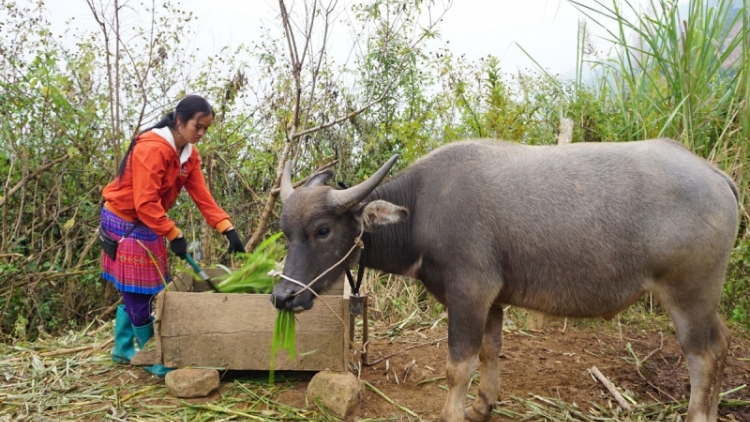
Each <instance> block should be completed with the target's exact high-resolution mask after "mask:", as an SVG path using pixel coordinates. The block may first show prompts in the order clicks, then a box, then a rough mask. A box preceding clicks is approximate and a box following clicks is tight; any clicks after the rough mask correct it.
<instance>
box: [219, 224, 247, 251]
mask: <svg viewBox="0 0 750 422" xmlns="http://www.w3.org/2000/svg"><path fill="white" fill-rule="evenodd" d="M224 236H226V238H227V240H228V241H229V249H227V253H230V254H231V253H235V252H242V253H244V252H245V245H243V244H242V241H241V240H240V236H239V235H238V234H237V230H235V229H234V227H232V228H230V229H228V230H227V231H225V232H224Z"/></svg>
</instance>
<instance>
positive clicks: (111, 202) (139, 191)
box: [102, 128, 232, 241]
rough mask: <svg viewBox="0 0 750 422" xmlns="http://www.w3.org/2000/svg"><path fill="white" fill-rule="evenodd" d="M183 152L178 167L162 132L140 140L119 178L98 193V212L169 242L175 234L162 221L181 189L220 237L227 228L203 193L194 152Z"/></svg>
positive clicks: (223, 217) (221, 213)
mask: <svg viewBox="0 0 750 422" xmlns="http://www.w3.org/2000/svg"><path fill="white" fill-rule="evenodd" d="M165 137H166V138H165ZM184 149H185V151H183V158H182V161H184V162H183V163H182V165H180V161H181V160H180V156H178V155H177V150H176V149H175V146H174V140H173V139H172V134H171V132H169V129H168V128H164V129H154V130H151V131H148V132H146V133H144V134H142V135H140V136H139V137H138V140H137V142H136V144H135V145H134V146H133V150H132V151H131V152H130V156H129V157H128V161H127V164H126V166H125V171H124V172H123V174H122V177H120V178H115V180H114V181H112V182H110V183H109V184H108V185H107V186H106V187H105V188H104V191H102V196H104V199H105V201H106V202H105V204H104V206H105V207H107V209H109V210H110V211H112V212H113V213H114V214H116V215H117V216H119V217H120V218H122V219H124V220H126V221H131V222H135V221H136V220H138V219H140V220H141V222H143V224H145V225H146V226H147V227H148V228H150V229H151V230H153V231H154V233H156V234H158V235H160V236H166V237H167V239H169V240H170V241H171V240H172V239H174V238H176V237H177V236H179V234H180V230H179V229H178V228H177V227H176V226H175V223H174V221H172V220H170V219H169V217H167V211H169V209H170V208H171V207H172V205H174V202H175V200H176V199H177V195H179V193H180V191H181V190H182V187H183V186H184V187H185V189H187V191H188V193H189V194H190V196H191V197H192V198H193V201H194V202H195V204H196V205H197V206H198V209H199V210H200V212H201V214H203V217H204V218H205V219H206V221H207V222H208V224H209V225H210V226H211V227H214V228H215V229H217V230H218V231H220V232H224V231H225V230H226V229H228V228H229V227H231V226H232V223H231V222H230V221H229V216H228V215H227V213H226V212H224V210H223V209H221V208H220V207H219V206H218V205H217V204H216V201H215V200H214V198H213V196H211V192H209V190H208V188H207V187H206V180H205V178H204V177H203V172H202V171H201V159H200V155H199V154H198V150H197V149H196V148H195V147H194V146H193V145H190V144H188V145H185V148H184ZM188 154H189V155H188Z"/></svg>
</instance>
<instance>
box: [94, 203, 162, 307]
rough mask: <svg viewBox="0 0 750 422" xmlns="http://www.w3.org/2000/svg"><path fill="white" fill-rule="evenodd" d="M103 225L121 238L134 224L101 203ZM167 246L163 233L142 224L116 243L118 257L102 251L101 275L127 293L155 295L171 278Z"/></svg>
mask: <svg viewBox="0 0 750 422" xmlns="http://www.w3.org/2000/svg"><path fill="white" fill-rule="evenodd" d="M101 219H102V220H101V222H102V228H103V229H104V231H106V232H107V234H109V235H110V236H112V238H113V239H115V240H117V241H119V240H120V239H122V237H123V235H125V233H127V232H128V230H130V228H131V227H133V223H130V222H127V221H125V220H123V219H121V218H120V217H118V216H116V215H115V214H113V213H112V212H111V211H109V210H108V209H106V208H104V207H102V213H101ZM168 271H169V266H168V265H167V248H166V244H165V240H164V236H159V235H157V234H156V233H154V232H153V231H152V230H151V229H149V228H148V227H146V226H145V225H143V224H139V225H138V226H137V227H136V228H135V230H133V232H132V233H130V235H129V236H128V237H126V238H125V240H123V241H122V243H120V245H119V246H118V247H117V256H116V259H115V260H112V259H110V258H109V257H108V256H107V255H106V254H105V253H104V252H102V277H103V278H104V279H105V280H107V281H111V282H112V283H114V285H115V287H117V290H119V291H121V292H128V293H140V294H148V295H154V294H156V293H159V292H160V291H161V290H162V289H164V286H166V283H168V282H169V280H170V277H169V273H168Z"/></svg>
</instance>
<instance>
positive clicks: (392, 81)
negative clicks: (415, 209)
mask: <svg viewBox="0 0 750 422" xmlns="http://www.w3.org/2000/svg"><path fill="white" fill-rule="evenodd" d="M88 3H89V6H90V8H91V11H92V14H93V15H94V16H95V18H96V20H97V21H98V22H99V23H100V26H101V31H100V32H96V33H87V32H82V33H77V32H75V31H73V30H70V29H69V30H68V33H66V34H53V33H51V32H50V31H49V29H48V28H49V24H48V23H47V22H46V21H45V19H44V17H43V16H44V14H43V10H44V2H43V1H35V2H32V1H17V2H13V1H8V0H0V17H1V18H0V57H1V58H2V59H1V60H0V104H2V108H0V115H2V117H1V118H0V139H2V141H1V142H0V192H2V195H0V310H1V311H0V332H2V336H3V339H5V340H7V339H11V338H15V339H18V338H34V337H36V336H38V335H39V334H40V332H43V331H57V330H60V329H64V328H66V327H69V326H71V325H79V324H83V323H86V322H87V321H89V320H91V319H92V318H96V317H102V316H106V315H108V314H109V313H111V311H112V310H113V309H114V308H113V305H114V304H116V301H117V299H118V297H117V295H116V294H114V292H113V290H112V288H111V286H109V285H108V284H107V283H102V282H101V281H100V278H99V257H100V251H99V249H98V247H97V246H96V245H95V237H94V232H95V229H96V226H97V225H98V216H99V210H100V207H101V204H102V200H101V189H102V187H103V186H104V185H105V184H106V183H108V182H109V181H110V180H111V179H112V177H113V174H114V170H115V167H116V165H117V163H118V162H119V160H120V157H121V151H123V149H122V148H123V147H127V145H128V143H129V141H130V139H131V136H132V135H133V134H134V133H136V132H137V131H138V130H139V129H140V128H143V127H146V126H147V125H148V123H150V122H152V121H153V120H154V119H155V118H157V117H159V116H161V115H162V114H164V113H166V112H167V111H169V109H170V108H172V107H173V106H174V104H175V102H176V101H177V100H178V99H179V98H181V96H183V95H184V94H185V93H191V92H197V93H200V94H202V95H204V96H206V97H207V98H209V100H210V101H211V102H212V104H213V105H214V106H215V109H216V111H217V118H216V120H215V124H214V127H213V128H212V129H211V130H210V131H209V134H208V136H207V139H204V140H203V141H202V144H201V148H200V149H201V155H202V158H203V161H204V171H205V173H206V177H207V180H208V182H209V185H210V188H211V190H212V192H213V193H214V196H215V197H216V199H217V201H218V202H219V204H221V205H222V206H223V207H224V208H225V209H226V210H227V212H228V213H229V214H230V215H231V216H232V218H233V222H234V223H235V224H236V225H237V226H238V228H239V232H240V233H241V234H243V235H244V236H246V240H247V241H248V243H249V245H250V246H255V245H257V243H258V242H257V239H259V238H262V237H265V236H267V235H268V234H271V233H273V232H275V231H277V230H278V226H277V217H278V212H279V209H278V205H277V204H275V202H274V197H275V192H274V187H275V186H276V182H277V178H278V173H279V169H280V163H281V162H283V161H285V160H287V159H290V160H293V162H294V163H295V167H294V168H295V170H296V172H297V176H295V179H297V178H301V177H303V176H306V175H308V174H310V173H311V172H312V171H314V170H315V169H316V168H318V167H320V166H322V165H325V164H328V163H331V162H335V167H336V177H337V180H341V181H346V182H347V183H349V184H353V183H356V182H357V181H359V180H361V179H362V178H364V177H366V176H367V175H369V174H371V173H372V172H373V171H374V170H375V169H377V168H378V167H379V166H380V165H381V164H382V162H383V161H384V160H385V159H387V158H388V157H390V156H391V155H392V154H393V153H396V152H398V153H400V154H401V155H402V159H401V160H400V161H399V162H398V163H397V168H396V170H395V171H398V170H399V169H402V168H404V167H406V166H408V165H409V164H410V163H411V162H413V161H414V160H415V159H417V158H418V157H420V156H422V155H424V154H425V153H427V152H429V151H430V150H432V149H434V148H436V147H437V146H439V145H442V144H444V143H447V142H452V141H455V140H458V139H462V138H466V137H491V138H505V139H511V140H516V141H519V142H524V143H528V144H553V143H555V139H556V135H557V128H558V126H559V123H560V120H561V118H563V117H567V118H570V119H572V120H573V121H574V122H575V126H574V132H573V141H574V142H583V141H586V142H604V141H607V142H617V141H627V140H634V139H642V138H652V137H659V136H664V137H671V138H675V139H678V140H680V141H681V142H682V143H684V144H685V145H686V146H688V147H689V148H691V149H692V150H694V151H695V152H696V153H698V154H700V155H702V156H704V157H706V158H707V159H708V160H709V161H711V162H713V163H715V164H717V165H718V166H719V167H720V168H722V169H723V170H724V171H726V172H727V173H728V174H730V175H731V176H732V177H733V178H734V180H735V181H736V182H737V184H738V186H739V187H740V191H741V202H742V205H743V212H742V219H741V222H740V233H739V236H738V239H737V244H736V248H735V253H734V255H733V257H732V261H731V266H730V270H729V273H728V278H727V282H726V284H725V295H724V300H723V307H722V308H723V311H724V313H725V316H726V317H728V318H729V319H732V320H734V321H735V322H737V323H738V324H740V325H742V326H744V327H750V315H748V311H747V309H748V305H750V304H749V303H748V297H749V296H750V295H749V294H748V293H750V292H749V290H750V286H749V285H748V281H747V280H748V275H749V274H748V273H749V272H750V249H749V248H748V245H749V243H748V236H747V214H746V213H745V212H744V206H746V205H747V203H748V195H747V188H748V168H747V166H746V163H747V162H748V131H750V120H749V119H750V112H749V111H748V100H750V77H749V75H748V70H749V66H750V49H749V48H748V42H749V41H750V40H749V38H748V37H749V35H750V26H749V19H750V18H749V16H748V14H749V13H750V12H748V10H749V8H748V4H747V0H743V1H738V0H735V1H729V0H726V1H723V0H720V1H714V2H707V1H699V0H694V1H691V2H690V5H689V7H687V8H683V9H680V8H678V7H677V2H676V1H670V0H654V1H653V2H652V5H653V7H652V12H649V13H646V14H643V15H641V16H640V18H639V19H637V20H627V19H625V18H624V13H623V9H622V8H631V7H632V5H631V4H630V3H629V2H627V1H625V2H622V3H620V2H611V3H609V2H601V3H600V6H602V7H603V9H597V10H598V11H595V10H594V9H591V8H588V7H586V6H585V5H583V4H580V3H578V2H575V1H571V3H573V4H576V5H577V6H578V7H579V8H580V10H581V11H583V12H584V13H585V14H587V15H588V20H587V22H588V23H582V24H581V26H580V28H579V46H578V50H577V51H575V52H571V54H577V57H578V59H579V65H578V71H577V73H576V77H575V78H574V79H573V80H570V79H565V78H562V77H560V76H559V75H551V74H548V73H547V72H546V71H545V70H544V69H541V68H540V69H538V70H526V71H524V72H520V73H515V74H508V73H505V72H504V71H503V69H502V63H501V61H500V60H499V59H497V58H496V57H492V56H488V57H486V58H483V59H481V60H478V61H468V60H466V59H465V58H464V57H463V56H461V55H460V52H453V51H451V50H450V49H449V48H447V47H446V46H437V47H436V45H438V44H437V43H436V42H432V43H428V41H430V40H437V39H439V32H438V31H439V27H436V26H435V22H437V21H438V19H435V20H434V21H432V22H429V23H427V24H425V20H424V19H425V18H424V16H425V15H430V16H432V15H431V14H429V13H426V12H428V11H430V12H434V10H436V9H437V10H439V11H441V12H442V11H444V10H445V9H446V5H443V4H436V2H434V1H420V0H379V1H370V0H363V1H362V2H360V3H357V4H356V5H354V6H352V11H353V14H352V16H353V19H352V20H351V21H350V22H345V23H343V24H344V25H351V26H352V28H354V29H356V31H354V32H356V33H357V34H359V35H358V38H357V39H356V42H357V45H358V46H359V49H358V51H359V53H358V54H356V55H355V56H354V57H355V58H354V59H353V60H351V61H350V62H347V63H343V64H342V63H337V62H336V61H335V60H334V59H333V58H332V56H331V54H330V52H329V51H328V49H327V47H328V45H329V44H330V43H331V40H330V39H328V37H329V36H330V34H329V32H328V31H329V30H330V27H331V25H333V21H334V19H332V16H334V14H333V12H334V5H335V3H333V4H325V3H321V2H314V1H309V2H305V3H300V4H296V5H295V7H296V9H289V10H286V6H284V10H285V11H286V12H287V13H286V14H285V13H281V18H280V26H279V31H278V32H273V31H272V30H267V31H266V32H264V35H263V36H262V37H261V38H259V39H257V40H254V41H253V42H252V43H251V44H250V45H245V46H240V47H239V48H237V49H235V50H231V51H230V50H229V49H224V50H222V51H220V52H219V53H218V54H215V55H210V56H204V55H198V54H197V53H196V52H194V51H192V50H191V49H190V47H189V46H190V43H189V40H190V39H191V37H194V36H195V33H194V31H193V29H192V28H193V25H194V21H195V17H194V16H193V15H192V14H191V13H189V12H185V11H182V10H178V9H176V8H174V7H173V6H172V5H171V4H170V3H169V2H158V1H155V0H154V1H151V2H145V3H144V4H143V5H141V6H139V7H140V8H139V9H138V10H134V9H132V8H117V4H118V3H117V1H115V2H114V3H111V2H108V3H105V2H96V1H94V0H88ZM280 5H281V6H280V8H281V7H282V6H283V5H284V3H283V1H282V2H280ZM113 6H114V7H113ZM448 13H450V12H448ZM129 14H130V15H129ZM134 14H135V15H138V16H139V17H140V18H139V19H138V20H134V19H132V18H133V16H134ZM145 15H147V16H149V19H143V16H145ZM438 15H439V14H438ZM125 21H127V22H133V21H136V22H141V24H140V25H141V26H140V27H139V26H137V25H136V26H131V25H120V22H125ZM612 21H614V22H615V23H616V24H617V26H616V28H617V29H616V30H614V31H612V32H610V33H609V38H610V40H611V41H612V42H613V43H614V45H615V49H614V50H613V51H612V52H611V54H604V53H603V52H601V51H599V50H598V47H597V45H596V43H595V42H593V41H592V40H591V37H590V35H589V32H588V29H587V25H602V26H603V27H605V24H608V23H610V22H612ZM313 22H317V23H318V25H317V26H315V25H312V23H313ZM320 23H322V25H321V24H320ZM154 28H158V29H154ZM309 28H314V30H311V31H308V29H309ZM415 28H417V29H415ZM631 33H632V34H635V36H631V35H629V34H631ZM61 35H65V36H74V37H75V39H76V40H77V43H76V45H75V47H67V46H66V45H64V44H63V43H61V42H60V41H59V39H60V36H61ZM292 38H293V39H295V40H296V44H294V43H290V42H289V40H290V39H292ZM307 39H309V40H311V41H313V42H310V43H306V42H304V41H305V40H307ZM428 46H432V47H428ZM170 214H171V216H172V218H174V219H175V220H176V221H177V224H178V225H179V226H180V227H182V228H183V229H184V230H185V231H186V232H187V233H189V238H190V239H191V240H193V241H194V242H193V243H192V244H191V247H193V248H194V253H196V254H200V256H201V259H202V261H203V262H204V264H205V265H210V264H211V263H217V262H222V263H226V261H227V260H228V258H227V257H226V256H223V255H222V252H223V250H224V246H225V245H224V240H223V238H221V237H220V236H218V235H217V234H216V233H214V232H213V230H211V229H210V228H209V227H206V225H205V223H204V222H203V219H202V218H201V216H200V214H199V213H198V212H197V210H196V209H195V207H194V206H193V205H192V202H191V201H190V200H189V198H188V197H187V195H184V196H182V197H181V198H180V199H179V201H178V203H177V205H176V207H175V209H174V210H173V211H172V212H171V213H170ZM251 234H252V235H253V238H251V237H250V236H251ZM173 265H179V264H178V263H176V260H173ZM373 280H374V282H373V283H374V284H375V285H374V286H373V287H372V290H375V291H378V292H380V293H379V294H378V296H379V297H381V298H388V297H396V296H398V295H394V294H392V293H389V292H393V291H394V290H403V291H406V292H407V293H408V294H406V295H401V297H407V296H408V297H409V298H412V299H413V300H414V301H416V302H418V304H419V306H418V309H420V310H421V311H422V312H425V313H426V314H429V315H431V316H433V317H434V316H435V315H436V314H439V312H440V309H439V307H436V306H435V305H434V303H431V302H430V300H431V299H430V298H429V297H428V295H426V294H424V291H423V290H422V289H421V286H419V285H414V284H411V283H408V282H404V281H403V280H402V281H398V280H395V279H394V278H392V277H377V276H376V277H374V278H373ZM399 283H400V284H399ZM404 283H406V284H404ZM379 289H382V290H379ZM410 300H411V299H410ZM403 305H404V304H403V303H401V302H399V301H387V300H381V301H380V302H379V303H377V304H376V305H375V306H376V309H378V310H379V311H381V312H382V313H383V314H389V312H391V313H390V314H391V315H403V314H404V313H409V312H411V311H410V310H409V307H406V306H403ZM389 307H390V308H389ZM394 318H401V319H403V316H399V317H395V316H394Z"/></svg>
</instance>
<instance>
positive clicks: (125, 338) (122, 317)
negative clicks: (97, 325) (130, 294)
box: [112, 305, 135, 364]
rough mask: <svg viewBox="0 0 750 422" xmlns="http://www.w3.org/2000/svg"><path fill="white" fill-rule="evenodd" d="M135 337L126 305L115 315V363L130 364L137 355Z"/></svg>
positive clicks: (118, 309)
mask: <svg viewBox="0 0 750 422" xmlns="http://www.w3.org/2000/svg"><path fill="white" fill-rule="evenodd" d="M134 337H135V333H134V332H133V324H131V323H130V318H129V317H128V313H127V312H125V305H120V306H118V307H117V313H116V314H115V347H114V348H113V349H112V360H113V361H114V362H117V363H124V364H130V359H132V358H133V356H134V355H135V345H134V344H133V338H134Z"/></svg>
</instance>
